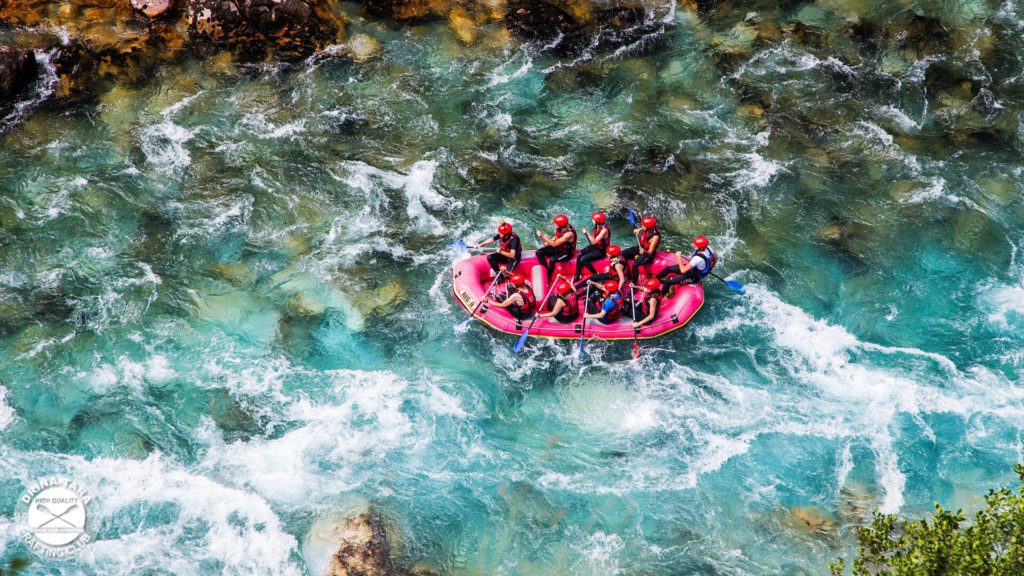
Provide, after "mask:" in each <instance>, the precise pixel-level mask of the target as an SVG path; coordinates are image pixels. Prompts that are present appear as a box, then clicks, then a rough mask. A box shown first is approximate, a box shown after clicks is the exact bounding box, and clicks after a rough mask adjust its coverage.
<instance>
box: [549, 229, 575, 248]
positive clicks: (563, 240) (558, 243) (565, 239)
mask: <svg viewBox="0 0 1024 576" xmlns="http://www.w3.org/2000/svg"><path fill="white" fill-rule="evenodd" d="M570 238H572V232H568V231H567V232H566V233H565V234H562V235H561V236H559V237H558V239H556V240H548V245H549V246H551V247H552V248H558V247H559V246H561V245H562V244H565V243H566V242H568V241H569V239H570Z"/></svg>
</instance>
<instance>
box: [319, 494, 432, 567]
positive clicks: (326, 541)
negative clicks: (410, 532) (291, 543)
mask: <svg viewBox="0 0 1024 576" xmlns="http://www.w3.org/2000/svg"><path fill="white" fill-rule="evenodd" d="M346 508H347V510H345V511H343V512H341V513H329V514H326V515H323V516H321V517H319V518H317V519H316V520H315V521H314V522H313V525H312V526H310V528H309V531H308V532H307V533H306V536H305V537H304V538H303V541H302V556H303V558H304V560H305V561H306V566H307V567H308V568H309V573H310V574H314V575H321V574H322V575H323V576H429V575H430V574H434V573H435V572H434V571H433V570H431V569H430V568H427V567H421V566H416V567H413V568H412V569H411V570H407V569H405V568H403V567H402V566H400V565H399V563H398V562H396V561H395V558H394V557H395V556H396V553H395V549H396V548H401V536H402V534H400V533H399V531H398V530H396V529H394V527H393V526H390V525H389V523H388V522H387V521H386V520H385V519H384V518H383V517H382V516H381V515H379V514H377V513H375V512H374V511H373V510H372V509H371V508H370V505H369V504H368V503H367V502H365V501H360V502H357V503H355V504H354V505H352V504H350V505H348V506H346Z"/></svg>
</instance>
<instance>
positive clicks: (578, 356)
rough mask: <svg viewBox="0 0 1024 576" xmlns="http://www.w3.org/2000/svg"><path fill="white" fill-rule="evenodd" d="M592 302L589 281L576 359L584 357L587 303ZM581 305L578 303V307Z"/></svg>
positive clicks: (584, 300)
mask: <svg viewBox="0 0 1024 576" xmlns="http://www.w3.org/2000/svg"><path fill="white" fill-rule="evenodd" d="M588 304H590V283H589V282H587V295H586V296H584V297H583V327H582V328H580V351H579V353H577V354H576V359H577V360H579V359H581V358H583V337H584V336H585V335H586V334H587V305H588ZM578 308H579V305H577V309H578Z"/></svg>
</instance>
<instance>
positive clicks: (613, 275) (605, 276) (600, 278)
mask: <svg viewBox="0 0 1024 576" xmlns="http://www.w3.org/2000/svg"><path fill="white" fill-rule="evenodd" d="M619 264H622V267H623V268H624V269H625V273H626V279H627V280H628V279H629V278H630V276H629V265H628V264H626V261H625V260H619V261H618V262H616V263H615V264H612V268H615V267H616V266H618V265H619ZM591 280H593V281H594V282H597V283H598V284H604V283H605V282H607V281H609V280H615V281H616V282H618V281H619V273H618V272H615V271H613V272H608V273H605V272H601V273H599V274H594V275H593V276H587V277H586V278H584V279H583V280H580V281H579V282H576V283H575V284H573V286H575V287H576V289H577V290H579V289H580V288H582V287H584V286H586V284H587V282H589V281H591Z"/></svg>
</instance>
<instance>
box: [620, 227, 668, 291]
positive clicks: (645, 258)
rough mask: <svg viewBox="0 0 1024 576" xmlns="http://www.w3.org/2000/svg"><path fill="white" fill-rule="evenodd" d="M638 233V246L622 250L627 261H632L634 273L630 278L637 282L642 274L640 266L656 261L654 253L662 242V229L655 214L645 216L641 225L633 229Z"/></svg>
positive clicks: (634, 232)
mask: <svg viewBox="0 0 1024 576" xmlns="http://www.w3.org/2000/svg"><path fill="white" fill-rule="evenodd" d="M633 234H635V235H637V242H638V243H639V245H638V246H633V247H630V248H627V249H625V250H623V251H622V257H623V258H625V259H626V261H627V262H632V269H633V273H632V276H631V277H630V279H631V280H632V281H633V282H637V279H638V278H639V276H640V267H641V266H643V265H644V264H650V263H651V262H653V261H654V255H655V254H657V252H658V246H659V245H660V244H661V230H658V221H657V220H655V219H654V216H645V217H644V219H643V220H641V221H640V227H639V228H634V229H633Z"/></svg>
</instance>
